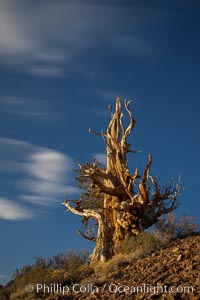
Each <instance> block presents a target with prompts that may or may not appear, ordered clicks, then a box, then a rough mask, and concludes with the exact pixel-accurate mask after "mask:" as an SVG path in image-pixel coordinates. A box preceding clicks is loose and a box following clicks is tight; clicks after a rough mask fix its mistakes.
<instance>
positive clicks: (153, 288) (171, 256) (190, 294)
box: [51, 233, 200, 300]
mask: <svg viewBox="0 0 200 300" xmlns="http://www.w3.org/2000/svg"><path fill="white" fill-rule="evenodd" d="M88 282H89V283H88V284H80V285H76V286H75V287H74V291H73V292H71V293H70V294H69V293H67V295H66V296H65V297H60V298H58V299H163V300H164V299H196V300H197V299H200V234H199V233H198V234H196V235H194V236H191V237H187V238H184V239H178V240H176V241H174V242H172V243H171V244H170V245H169V246H168V247H167V248H165V249H160V250H158V251H157V252H154V253H152V254H151V255H150V256H148V257H146V258H143V259H137V260H132V261H130V262H128V261H127V262H126V261H123V262H121V263H119V268H118V272H117V273H116V274H115V275H114V276H113V277H112V278H109V279H107V280H106V281H105V280H104V281H100V280H98V279H96V282H95V280H94V278H93V279H92V277H91V282H90V279H88ZM78 290H81V291H82V293H80V292H77V291H78ZM51 299H52V298H51ZM55 299H56V298H55Z"/></svg>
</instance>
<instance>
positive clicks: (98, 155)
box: [93, 153, 107, 165]
mask: <svg viewBox="0 0 200 300" xmlns="http://www.w3.org/2000/svg"><path fill="white" fill-rule="evenodd" d="M93 156H94V157H96V159H97V160H98V162H100V163H101V164H102V165H106V160H107V156H106V154H105V153H94V155H93Z"/></svg>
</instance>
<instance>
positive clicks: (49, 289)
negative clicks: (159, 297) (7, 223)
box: [25, 283, 194, 296]
mask: <svg viewBox="0 0 200 300" xmlns="http://www.w3.org/2000/svg"><path fill="white" fill-rule="evenodd" d="M25 291H26V292H27V293H31V292H33V291H35V292H36V293H44V294H55V293H59V294H61V295H63V296H64V295H67V294H68V293H82V294H85V293H87V294H99V293H101V294H102V293H104V292H109V293H111V294H116V293H121V294H122V293H125V294H140V293H144V294H150V295H156V294H161V293H172V294H176V293H180V294H183V293H194V289H193V287H192V286H170V287H167V286H166V285H164V286H159V285H158V286H153V285H150V284H142V285H140V286H127V285H117V284H114V283H113V284H111V283H109V284H108V283H107V284H106V283H105V284H104V285H103V286H102V287H98V286H95V285H93V284H86V285H81V284H79V283H75V284H73V285H71V286H67V285H66V286H62V285H61V284H58V283H52V284H49V285H46V284H44V283H38V284H36V286H33V285H32V284H28V285H26V286H25Z"/></svg>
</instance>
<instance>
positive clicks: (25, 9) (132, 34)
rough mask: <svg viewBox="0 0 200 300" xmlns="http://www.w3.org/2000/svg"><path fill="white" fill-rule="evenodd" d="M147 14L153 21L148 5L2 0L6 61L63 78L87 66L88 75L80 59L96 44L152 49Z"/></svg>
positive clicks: (0, 33) (1, 50)
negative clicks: (146, 31) (147, 36)
mask: <svg viewBox="0 0 200 300" xmlns="http://www.w3.org/2000/svg"><path fill="white" fill-rule="evenodd" d="M146 18H148V24H149V23H150V22H151V20H152V22H153V21H154V18H153V15H152V11H149V9H148V6H147V7H145V6H144V7H140V6H139V5H135V6H126V5H124V6H120V5H115V3H114V2H113V3H107V2H101V3H100V4H99V3H98V2H96V1H84V2H83V1H79V0H73V1H70V0H69V1H59V2H57V1H32V2H29V3H28V4H27V1H26V0H20V1H12V0H2V1H1V2H0V40H1V47H0V61H1V62H2V63H4V64H6V65H10V66H15V67H16V68H17V70H19V69H20V71H21V72H26V73H29V74H32V75H36V76H42V77H44V76H48V77H60V76H63V75H66V74H68V75H69V74H70V73H71V72H72V74H73V73H74V72H77V73H78V74H81V73H82V72H83V70H84V74H83V76H85V70H87V67H86V66H83V65H82V64H80V63H79V62H80V61H79V58H82V57H83V55H88V53H89V51H93V50H94V48H95V47H97V48H98V49H99V48H100V47H102V45H103V47H104V49H105V47H106V48H107V49H110V48H112V49H113V50H117V49H120V51H128V52H129V54H130V53H132V54H133V55H135V54H139V55H141V53H144V52H146V53H147V52H148V51H149V49H150V48H151V47H150V46H149V42H147V39H145V38H144V36H143V35H142V34H141V32H142V28H143V27H144V26H145V24H146ZM119 20H120V21H119ZM122 24H123V26H121V25H122ZM87 72H88V71H87ZM90 72H92V73H97V71H96V70H94V69H93V70H90V71H89V73H90Z"/></svg>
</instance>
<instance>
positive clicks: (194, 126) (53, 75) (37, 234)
mask: <svg viewBox="0 0 200 300" xmlns="http://www.w3.org/2000/svg"><path fill="white" fill-rule="evenodd" d="M199 36H200V3H199V1H195V0H193V1H190V0H180V1H179V0H173V1H171V0H168V1H167V0H166V1H160V0H159V1H158V0H157V1H156V0H152V1H145V0H144V1H143V0H140V1H134V0H132V1H119V0H115V1H112V0H110V1H109V0H107V1H102V0H101V1H95V0H84V1H81V0H73V1H71V0H66V1H62V0H59V1H52V0H48V1H47V0H42V1H41V0H40V1H38V0H34V1H33V0H32V1H31V0H2V1H1V2H0V228H1V247H0V284H2V283H3V284H4V283H5V282H7V281H8V280H9V279H10V276H11V274H12V272H13V271H15V269H16V268H20V267H22V266H23V265H24V264H30V263H32V262H33V261H34V256H36V255H37V256H42V257H50V256H52V255H55V254H58V253H60V252H63V251H68V250H70V249H75V250H78V249H81V248H84V249H89V250H91V249H92V247H93V246H94V245H93V244H91V243H90V242H87V241H85V240H84V239H83V238H81V237H80V236H78V235H77V234H76V230H78V229H79V228H80V224H79V222H80V218H79V217H78V216H73V215H71V214H70V213H67V214H66V213H65V208H64V207H63V206H62V205H61V202H62V201H63V198H64V193H65V191H67V193H68V198H71V199H73V198H76V197H77V195H78V193H79V190H78V189H77V184H76V181H75V180H74V178H75V175H76V174H74V173H73V171H72V170H73V169H74V168H76V158H78V159H79V160H80V162H81V163H85V162H86V161H90V160H91V159H92V157H93V156H94V155H99V157H100V158H103V154H104V153H105V152H104V151H105V149H104V142H103V140H101V139H99V138H98V137H97V136H94V135H91V134H89V133H88V127H92V128H93V129H95V130H96V131H100V130H101V129H104V130H105V129H106V125H107V123H108V121H109V113H108V110H107V107H108V105H109V104H114V102H115V98H116V96H120V97H121V98H122V99H123V98H128V99H132V100H133V101H132V106H131V108H132V111H133V113H134V115H135V118H136V120H137V123H136V127H135V130H134V132H133V134H132V136H131V137H130V142H131V144H132V148H135V149H141V150H142V153H141V154H134V155H132V156H130V157H129V158H130V166H131V167H133V168H134V167H135V166H136V165H137V164H139V166H141V168H142V167H143V166H144V165H145V163H146V161H147V157H148V154H149V153H151V154H152V155H153V165H152V175H160V182H161V183H163V184H166V183H167V182H168V181H169V180H170V179H171V177H172V176H174V178H175V179H177V178H178V177H179V175H181V176H182V182H183V185H184V187H185V191H184V192H183V193H182V194H181V196H180V199H179V200H180V202H181V203H182V204H181V206H180V207H179V208H178V210H177V213H178V215H179V216H182V215H183V214H186V215H195V216H199V208H200V204H199V203H200V202H199V199H198V197H199V196H198V186H199V178H198V175H199V165H200V164H199V162H200V159H199V153H200V141H199V129H200V118H199V113H200V88H199V87H200V82H199V81H200V80H199V78H200V59H199V53H200V40H199Z"/></svg>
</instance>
